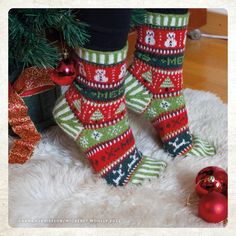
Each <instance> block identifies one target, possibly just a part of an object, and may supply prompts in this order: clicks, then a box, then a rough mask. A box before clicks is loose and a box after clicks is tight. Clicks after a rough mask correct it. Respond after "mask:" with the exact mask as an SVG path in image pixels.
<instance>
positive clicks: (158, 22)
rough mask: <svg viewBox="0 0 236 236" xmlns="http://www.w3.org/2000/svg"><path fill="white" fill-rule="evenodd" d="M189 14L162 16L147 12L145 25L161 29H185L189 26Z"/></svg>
mask: <svg viewBox="0 0 236 236" xmlns="http://www.w3.org/2000/svg"><path fill="white" fill-rule="evenodd" d="M188 19H189V13H187V14H181V15H180V14H162V13H155V12H147V13H146V15H145V24H147V25H152V26H157V27H158V26H161V27H163V26H164V27H185V26H187V25H188Z"/></svg>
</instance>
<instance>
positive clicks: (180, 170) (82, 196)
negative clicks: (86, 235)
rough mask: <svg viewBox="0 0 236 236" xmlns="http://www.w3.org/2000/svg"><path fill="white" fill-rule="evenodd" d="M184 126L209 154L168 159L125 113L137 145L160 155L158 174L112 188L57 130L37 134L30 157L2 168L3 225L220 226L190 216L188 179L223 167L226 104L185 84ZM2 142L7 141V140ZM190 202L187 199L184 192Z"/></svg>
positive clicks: (149, 132) (193, 208)
mask: <svg viewBox="0 0 236 236" xmlns="http://www.w3.org/2000/svg"><path fill="white" fill-rule="evenodd" d="M184 93H185V96H186V102H187V108H188V112H189V120H190V129H191V130H192V132H193V134H195V135H198V136H201V137H202V138H203V139H206V140H208V141H209V142H211V143H213V144H214V145H215V147H216V150H217V154H216V155H215V156H213V157H194V156H191V157H190V156H189V157H186V158H175V159H173V158H172V157H170V156H168V155H167V153H165V152H164V151H163V150H162V148H161V144H160V141H158V139H157V138H156V135H155V132H154V130H153V129H152V127H151V125H149V124H148V123H147V122H146V121H144V120H142V119H141V118H140V117H137V116H135V115H134V114H131V113H129V116H130V124H131V126H132V128H133V132H134V135H135V137H136V142H137V146H138V147H139V149H140V150H141V151H142V152H143V153H145V154H147V155H150V156H151V157H153V158H157V159H163V160H165V161H166V162H167V164H168V165H167V168H166V170H165V171H164V172H163V173H162V175H161V177H160V178H157V179H154V180H153V181H151V182H149V181H147V182H146V183H145V184H143V185H142V186H131V185H130V186H126V187H123V188H122V187H118V188H116V187H112V186H108V185H107V184H106V183H105V181H104V180H102V179H100V178H98V177H97V176H96V175H94V174H93V172H92V170H91V169H90V167H89V163H88V162H87V160H86V159H85V157H84V155H83V154H82V153H81V152H80V151H79V149H78V148H77V146H76V145H75V143H74V142H73V141H71V140H70V139H69V138H68V137H67V136H66V135H65V134H64V133H63V132H62V131H61V130H60V129H59V128H58V127H56V126H55V127H52V128H50V129H49V130H48V131H47V132H46V133H44V134H43V138H42V140H41V142H40V143H39V145H38V146H37V148H36V150H35V152H34V155H33V156H32V158H31V159H30V160H29V161H28V162H27V163H25V164H24V165H9V224H10V225H11V226H13V227H107V228H108V227H223V223H219V224H208V223H206V222H204V221H203V220H202V219H200V218H199V217H198V216H197V200H198V198H197V196H196V194H195V193H194V186H195V184H194V183H195V177H196V175H197V173H198V172H199V171H200V170H201V169H202V168H205V167H207V166H211V165H215V166H219V167H223V168H224V169H227V106H226V105H225V104H224V103H223V102H222V101H221V100H220V99H219V98H218V97H216V96H215V95H214V94H212V93H209V92H203V91H196V90H191V89H186V90H185V91H184ZM9 143H11V138H10V141H9ZM191 193H193V194H192V195H191V202H190V204H189V205H186V198H187V197H188V195H189V194H191Z"/></svg>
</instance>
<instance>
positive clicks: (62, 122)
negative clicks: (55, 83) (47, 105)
mask: <svg viewBox="0 0 236 236" xmlns="http://www.w3.org/2000/svg"><path fill="white" fill-rule="evenodd" d="M53 116H54V119H55V121H56V123H57V124H58V126H59V127H61V129H62V130H64V132H65V133H67V134H68V135H69V136H70V137H72V138H73V139H74V140H76V139H77V137H78V135H79V134H80V133H81V132H82V130H83V129H84V127H83V125H82V124H81V123H79V122H78V120H77V118H76V117H75V115H74V114H73V112H72V111H71V110H70V107H69V105H68V104H67V102H66V99H65V97H64V96H62V97H60V98H59V99H58V101H57V102H56V105H55V107H54V110H53Z"/></svg>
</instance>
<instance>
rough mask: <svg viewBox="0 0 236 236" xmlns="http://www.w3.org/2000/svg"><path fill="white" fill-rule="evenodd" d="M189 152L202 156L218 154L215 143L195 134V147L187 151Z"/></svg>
mask: <svg viewBox="0 0 236 236" xmlns="http://www.w3.org/2000/svg"><path fill="white" fill-rule="evenodd" d="M189 154H190V155H193V156H202V157H206V156H214V155H215V154H216V150H215V147H214V145H212V144H210V143H208V142H207V141H205V140H202V139H201V138H199V137H197V136H193V148H192V149H191V150H190V151H189V152H188V153H187V155H189Z"/></svg>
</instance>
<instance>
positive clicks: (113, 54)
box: [76, 43, 128, 65]
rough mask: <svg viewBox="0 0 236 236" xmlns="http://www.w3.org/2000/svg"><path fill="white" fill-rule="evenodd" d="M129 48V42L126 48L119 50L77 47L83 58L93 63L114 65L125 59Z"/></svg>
mask: <svg viewBox="0 0 236 236" xmlns="http://www.w3.org/2000/svg"><path fill="white" fill-rule="evenodd" d="M127 50H128V43H127V44H126V46H125V47H124V48H122V49H121V50H117V51H109V52H102V51H95V50H91V49H86V48H77V49H76V53H77V55H78V56H79V57H80V58H81V59H83V60H85V61H88V62H91V63H95V64H101V65H113V64H117V63H120V62H122V61H124V60H125V58H126V55H127Z"/></svg>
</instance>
